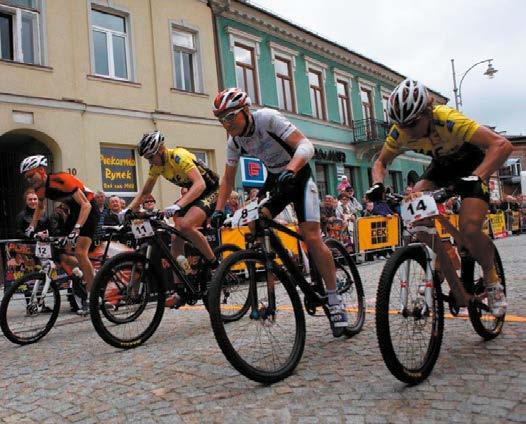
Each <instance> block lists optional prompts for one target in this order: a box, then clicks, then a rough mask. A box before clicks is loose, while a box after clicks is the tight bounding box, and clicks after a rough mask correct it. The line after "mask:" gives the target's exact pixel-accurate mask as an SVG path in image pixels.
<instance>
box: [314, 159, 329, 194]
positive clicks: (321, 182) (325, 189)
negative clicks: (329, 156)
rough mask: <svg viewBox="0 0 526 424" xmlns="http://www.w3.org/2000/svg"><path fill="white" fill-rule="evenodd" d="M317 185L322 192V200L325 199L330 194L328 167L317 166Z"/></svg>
mask: <svg viewBox="0 0 526 424" xmlns="http://www.w3.org/2000/svg"><path fill="white" fill-rule="evenodd" d="M316 185H317V186H318V190H319V192H320V198H321V199H323V198H324V197H325V196H326V195H327V194H328V193H329V184H328V178H327V165H321V164H319V163H317V164H316Z"/></svg>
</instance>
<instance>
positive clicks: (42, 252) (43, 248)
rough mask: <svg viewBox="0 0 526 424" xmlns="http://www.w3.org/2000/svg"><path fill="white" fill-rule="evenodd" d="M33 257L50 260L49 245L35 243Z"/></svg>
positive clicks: (39, 242)
mask: <svg viewBox="0 0 526 424" xmlns="http://www.w3.org/2000/svg"><path fill="white" fill-rule="evenodd" d="M35 256H36V257H37V258H39V259H51V244H50V243H42V242H41V241H37V245H36V246H35Z"/></svg>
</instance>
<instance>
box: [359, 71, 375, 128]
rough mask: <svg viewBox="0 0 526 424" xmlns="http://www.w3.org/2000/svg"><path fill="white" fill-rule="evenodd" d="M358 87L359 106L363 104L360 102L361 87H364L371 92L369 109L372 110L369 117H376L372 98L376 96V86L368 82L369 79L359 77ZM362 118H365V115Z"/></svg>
mask: <svg viewBox="0 0 526 424" xmlns="http://www.w3.org/2000/svg"><path fill="white" fill-rule="evenodd" d="M358 87H359V88H360V106H361V107H362V108H363V104H362V88H365V89H366V90H369V91H370V92H371V102H372V104H371V106H372V107H371V111H372V116H371V119H376V108H375V104H374V99H375V97H376V87H375V85H374V84H373V83H372V82H370V81H366V80H363V79H359V80H358ZM362 113H363V110H362ZM363 119H365V116H364V117H363Z"/></svg>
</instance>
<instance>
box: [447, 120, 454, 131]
mask: <svg viewBox="0 0 526 424" xmlns="http://www.w3.org/2000/svg"><path fill="white" fill-rule="evenodd" d="M446 125H447V130H448V131H449V132H452V131H453V127H454V126H455V123H454V122H453V121H447V122H446Z"/></svg>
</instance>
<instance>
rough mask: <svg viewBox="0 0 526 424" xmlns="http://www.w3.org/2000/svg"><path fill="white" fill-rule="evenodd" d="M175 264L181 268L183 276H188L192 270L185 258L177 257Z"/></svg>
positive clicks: (182, 256)
mask: <svg viewBox="0 0 526 424" xmlns="http://www.w3.org/2000/svg"><path fill="white" fill-rule="evenodd" d="M175 260H176V261H177V263H178V264H179V266H180V267H181V269H182V270H183V271H184V273H185V274H189V273H190V271H191V270H192V267H191V266H190V264H189V263H188V259H186V256H184V255H179V256H178V257H177V258H176V259H175Z"/></svg>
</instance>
